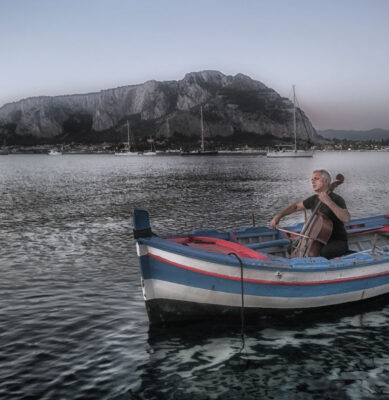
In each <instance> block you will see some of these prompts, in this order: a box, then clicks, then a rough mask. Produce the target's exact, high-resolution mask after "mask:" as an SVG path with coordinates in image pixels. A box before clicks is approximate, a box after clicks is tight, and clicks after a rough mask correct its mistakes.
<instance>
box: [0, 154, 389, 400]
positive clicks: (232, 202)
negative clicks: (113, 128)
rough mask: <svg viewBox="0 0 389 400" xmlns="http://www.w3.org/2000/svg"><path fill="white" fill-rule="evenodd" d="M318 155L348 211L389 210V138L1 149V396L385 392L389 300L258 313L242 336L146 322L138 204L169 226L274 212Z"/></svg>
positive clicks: (161, 226)
mask: <svg viewBox="0 0 389 400" xmlns="http://www.w3.org/2000/svg"><path fill="white" fill-rule="evenodd" d="M316 168H327V169H329V170H330V172H331V173H332V174H333V175H334V176H335V175H336V173H338V172H341V173H343V174H344V175H345V178H346V181H345V183H344V185H342V186H340V187H339V188H338V193H339V194H341V195H342V196H343V197H344V198H345V199H346V202H347V205H348V208H349V210H350V212H351V214H352V216H353V217H363V216H368V215H374V214H382V213H388V212H389V207H388V194H389V193H388V191H389V185H388V181H389V153H378V152H377V153H318V154H316V155H315V156H314V157H313V158H312V159H306V160H304V159H296V160H293V159H285V160H282V159H267V158H266V157H261V156H218V157H210V158H202V157H199V158H198V157H189V158H185V157H177V156H172V157H168V156H166V157H162V156H161V157H135V158H134V157H129V158H125V157H114V156H108V155H107V156H99V155H90V156H85V155H82V156H81V155H64V156H62V157H48V156H37V155H34V156H33V155H31V156H17V155H15V156H11V155H10V156H1V157H0V399H191V398H195V399H218V398H223V399H239V398H242V399H288V400H290V399H389V384H388V376H389V350H388V343H389V341H388V340H389V328H388V325H389V305H385V304H384V305H381V306H377V307H375V308H373V309H370V310H367V311H366V310H365V311H361V310H354V312H352V313H351V314H347V315H344V314H335V313H334V314H333V315H332V316H331V317H330V318H329V317H328V316H327V317H326V318H324V317H323V318H316V319H315V320H308V321H307V320H298V319H291V320H290V321H279V320H277V319H263V320H259V321H258V324H257V325H256V326H251V327H247V328H246V331H245V336H244V337H245V346H244V347H243V348H242V344H243V342H242V339H241V335H240V325H239V321H237V324H236V325H235V326H233V325H232V326H230V325H226V326H222V327H221V326H219V327H215V326H209V325H200V324H198V325H191V326H187V327H180V328H174V329H173V328H171V329H150V328H149V325H148V320H147V315H146V311H145V307H144V304H143V298H142V294H141V288H140V275H139V269H138V261H137V258H136V253H135V245H134V241H133V238H132V210H133V208H134V207H141V208H146V209H148V210H149V211H150V213H151V219H152V226H153V230H154V231H155V232H157V233H160V234H163V233H168V232H173V231H188V230H191V229H193V228H200V227H203V228H206V227H208V228H219V229H230V228H236V227H240V226H245V225H246V226H247V225H250V224H251V213H253V212H254V213H255V216H256V222H257V224H258V225H259V224H268V222H269V221H270V219H271V217H272V216H273V214H274V212H275V211H278V210H279V209H280V208H283V207H285V206H286V205H287V204H288V203H290V202H292V201H295V200H297V199H304V198H305V197H307V196H308V195H310V194H311V187H310V175H311V171H312V170H313V169H316ZM301 217H302V216H299V215H293V216H290V217H289V219H286V220H285V222H286V223H288V222H294V221H297V220H300V219H301Z"/></svg>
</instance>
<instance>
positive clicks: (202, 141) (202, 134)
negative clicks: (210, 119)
mask: <svg viewBox="0 0 389 400" xmlns="http://www.w3.org/2000/svg"><path fill="white" fill-rule="evenodd" d="M200 121H201V151H204V122H203V106H200Z"/></svg>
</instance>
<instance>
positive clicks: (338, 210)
mask: <svg viewBox="0 0 389 400" xmlns="http://www.w3.org/2000/svg"><path fill="white" fill-rule="evenodd" d="M318 197H319V200H321V201H322V202H323V203H324V204H325V205H326V206H327V207H328V208H330V209H331V211H332V212H333V213H334V214H335V215H336V216H337V217H338V219H340V220H341V221H342V222H345V223H347V222H350V219H351V217H350V213H349V212H348V210H347V208H342V207H339V206H338V205H337V204H336V203H335V202H334V201H333V200H332V199H331V197H330V196H328V194H327V193H325V192H321V193H319V194H318Z"/></svg>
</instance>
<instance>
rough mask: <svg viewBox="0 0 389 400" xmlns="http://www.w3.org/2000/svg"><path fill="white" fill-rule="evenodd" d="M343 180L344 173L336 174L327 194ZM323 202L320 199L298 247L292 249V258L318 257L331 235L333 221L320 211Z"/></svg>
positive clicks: (302, 232)
mask: <svg viewBox="0 0 389 400" xmlns="http://www.w3.org/2000/svg"><path fill="white" fill-rule="evenodd" d="M343 182H344V176H343V175H342V174H338V175H336V180H335V182H332V183H331V184H330V186H329V187H328V189H327V194H330V193H331V192H333V191H334V190H335V188H337V187H338V186H339V185H341V184H342V183H343ZM322 204H323V203H322V201H320V200H319V202H318V203H317V204H316V206H315V208H314V209H313V211H312V215H311V216H310V218H309V220H308V221H307V222H306V223H305V225H304V226H303V229H302V230H301V237H300V238H299V240H298V241H297V244H296V247H295V248H294V249H293V250H292V253H291V256H290V257H291V258H295V257H318V256H319V255H320V249H321V248H322V246H324V245H325V244H326V243H327V242H328V240H329V238H330V237H331V234H332V227H333V223H332V221H331V220H330V219H329V218H328V217H326V216H325V215H324V214H322V213H321V212H319V208H320V206H321V205H322Z"/></svg>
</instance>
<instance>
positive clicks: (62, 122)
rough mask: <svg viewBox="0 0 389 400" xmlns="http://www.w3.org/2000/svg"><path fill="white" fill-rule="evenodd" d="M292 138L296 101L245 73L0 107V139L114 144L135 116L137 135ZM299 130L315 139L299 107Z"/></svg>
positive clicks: (207, 74)
mask: <svg viewBox="0 0 389 400" xmlns="http://www.w3.org/2000/svg"><path fill="white" fill-rule="evenodd" d="M200 106H202V108H203V115H204V121H205V126H206V128H207V129H206V136H208V138H211V137H212V138H228V137H234V136H237V137H239V136H242V135H243V136H245V135H246V136H247V135H249V136H250V135H251V137H256V138H268V139H275V140H277V139H278V140H286V139H291V138H292V126H293V117H292V115H293V113H292V111H293V104H292V103H291V102H290V101H289V100H288V99H286V98H283V97H281V96H280V95H279V94H278V93H277V92H275V91H274V90H273V89H271V88H268V87H266V86H265V85H264V84H263V83H261V82H259V81H255V80H253V79H251V78H250V77H248V76H245V75H243V74H237V75H235V76H227V75H224V74H222V73H221V72H218V71H202V72H192V73H188V74H186V75H185V77H184V79H182V80H180V81H164V82H158V81H148V82H145V83H143V84H139V85H131V86H123V87H118V88H115V89H107V90H102V91H100V92H98V93H88V94H76V95H67V96H55V97H46V96H45V97H32V98H27V99H23V100H20V101H17V102H14V103H9V104H6V105H4V106H3V107H2V108H0V143H1V142H4V141H6V142H7V144H10V143H13V142H15V143H19V144H25V143H23V142H26V141H30V142H31V141H33V142H34V143H43V142H70V141H75V142H90V143H93V142H101V141H111V142H115V141H116V142H117V141H120V140H122V137H123V129H125V128H124V127H125V123H126V121H127V120H129V121H130V124H131V128H132V132H133V134H134V136H135V137H137V138H141V137H146V136H153V137H156V138H158V137H165V138H171V137H199V134H200ZM297 111H298V112H297V136H298V138H299V139H301V140H304V141H306V140H307V138H308V137H309V138H310V140H311V141H312V142H314V141H316V140H317V134H316V131H315V129H314V128H313V126H312V124H311V122H310V121H309V119H308V118H307V116H306V115H305V114H304V112H303V111H302V110H300V109H298V110H297Z"/></svg>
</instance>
